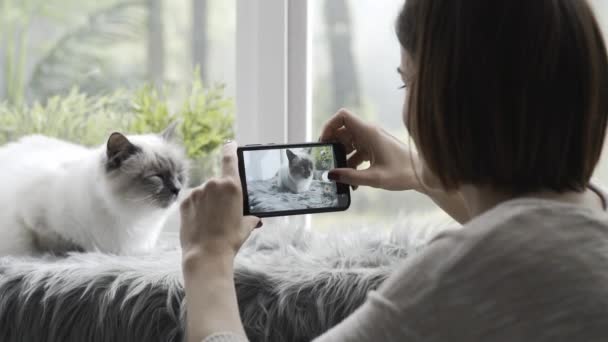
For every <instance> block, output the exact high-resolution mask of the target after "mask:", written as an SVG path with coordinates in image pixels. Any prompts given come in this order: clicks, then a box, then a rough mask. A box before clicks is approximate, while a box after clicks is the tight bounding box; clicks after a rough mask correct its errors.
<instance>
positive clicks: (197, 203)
mask: <svg viewBox="0 0 608 342" xmlns="http://www.w3.org/2000/svg"><path fill="white" fill-rule="evenodd" d="M236 148H237V145H236V143H234V142H232V143H228V144H226V145H225V146H224V150H223V158H222V176H221V177H220V178H214V179H211V180H209V181H208V182H206V183H205V184H203V185H202V186H200V187H198V188H196V189H194V190H192V192H191V193H190V195H189V196H188V198H186V199H185V200H184V201H183V202H182V204H181V208H180V209H181V219H182V227H181V232H180V240H181V245H182V253H183V256H184V261H186V260H187V259H188V257H190V256H197V255H200V254H204V255H207V256H208V255H219V254H221V255H228V256H232V257H234V256H235V255H236V253H237V252H238V250H239V249H240V247H241V245H242V244H243V242H245V240H246V239H247V238H248V237H249V234H250V233H251V231H252V230H253V228H255V227H256V225H260V224H261V221H260V219H259V218H257V217H253V216H249V217H243V193H242V189H241V182H240V177H239V172H238V166H237V165H238V162H237V155H236Z"/></svg>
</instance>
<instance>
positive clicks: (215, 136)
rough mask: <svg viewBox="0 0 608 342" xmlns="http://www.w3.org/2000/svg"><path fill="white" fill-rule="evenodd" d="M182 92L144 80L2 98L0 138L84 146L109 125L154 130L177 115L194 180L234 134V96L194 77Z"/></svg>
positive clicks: (103, 135) (100, 138) (209, 170)
mask: <svg viewBox="0 0 608 342" xmlns="http://www.w3.org/2000/svg"><path fill="white" fill-rule="evenodd" d="M183 92H184V93H185V96H183V99H181V100H178V103H181V105H180V106H178V107H177V109H175V110H171V108H170V105H169V103H170V102H171V100H175V99H177V98H179V97H180V96H179V95H177V94H169V93H168V92H167V90H166V89H165V90H162V91H159V90H157V89H156V88H154V87H152V86H149V85H145V86H143V87H141V88H139V89H137V90H135V91H129V90H117V91H115V92H113V93H111V94H108V95H105V96H102V95H95V96H89V95H86V94H84V93H82V92H80V91H79V90H78V89H77V88H74V89H72V91H71V92H69V93H68V94H67V95H65V96H55V97H52V98H50V99H49V100H48V101H47V102H46V103H44V104H42V103H39V102H35V103H34V104H32V105H26V104H21V105H13V104H9V103H8V102H7V101H5V102H0V144H3V143H6V142H9V141H13V140H15V139H18V138H19V137H21V136H25V135H30V134H43V135H46V136H50V137H55V138H60V139H64V140H67V141H71V142H74V143H78V144H83V145H86V146H96V145H100V144H102V143H103V142H104V141H105V139H107V137H108V135H109V134H110V133H111V132H113V131H122V132H125V133H130V134H144V133H158V132H161V131H162V130H163V129H164V128H166V127H167V126H168V125H169V124H170V123H171V122H173V121H178V123H179V132H180V136H181V140H182V142H183V145H184V148H185V149H186V152H187V155H188V157H189V158H190V159H192V161H193V166H194V167H193V177H192V179H193V182H195V183H197V182H200V181H202V179H204V178H206V177H208V176H209V175H211V174H213V173H214V172H215V171H216V170H217V153H216V150H217V148H218V147H219V146H220V145H221V144H222V143H223V142H224V141H225V140H227V139H232V138H233V136H234V131H233V128H232V127H233V122H234V115H233V110H234V109H233V108H234V106H233V101H232V100H231V99H229V98H227V97H226V96H225V95H224V87H223V86H221V85H218V86H213V87H209V88H205V87H203V85H202V84H201V82H200V80H199V78H198V77H195V80H194V81H193V82H192V84H191V85H189V86H188V87H185V89H183Z"/></svg>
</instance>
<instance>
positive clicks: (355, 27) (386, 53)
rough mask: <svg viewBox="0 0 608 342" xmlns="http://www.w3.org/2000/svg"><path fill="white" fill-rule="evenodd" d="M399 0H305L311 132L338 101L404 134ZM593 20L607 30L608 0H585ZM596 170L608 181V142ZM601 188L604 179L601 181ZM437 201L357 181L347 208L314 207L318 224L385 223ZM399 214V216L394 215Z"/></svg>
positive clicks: (329, 226) (354, 225) (327, 226)
mask: <svg viewBox="0 0 608 342" xmlns="http://www.w3.org/2000/svg"><path fill="white" fill-rule="evenodd" d="M403 3H404V1H403V0H383V1H376V0H356V1H355V0H331V1H328V0H326V1H322V0H316V1H311V2H310V6H311V9H310V10H311V22H310V28H309V33H310V34H311V35H312V39H313V44H312V46H313V52H312V69H313V77H312V79H313V87H312V89H313V96H312V98H313V111H312V113H313V118H312V122H313V135H314V136H317V135H318V134H319V131H320V129H321V127H322V124H323V122H324V121H325V120H327V119H328V118H329V117H330V116H331V115H332V114H333V113H335V112H336V111H337V110H338V109H339V108H341V107H347V108H350V109H352V110H353V111H355V112H356V113H357V114H359V115H360V116H362V117H363V118H365V119H367V120H370V121H372V122H374V123H376V124H378V125H380V126H381V127H383V128H384V129H386V130H387V131H389V132H390V133H392V134H393V135H395V136H397V137H399V138H401V139H406V132H405V129H404V126H403V123H402V119H401V109H402V103H403V97H404V95H403V93H402V91H401V90H398V87H399V86H400V85H401V80H400V78H399V76H398V75H397V73H396V72H395V69H396V67H397V66H398V65H399V63H400V47H399V43H398V41H397V39H396V36H395V33H394V29H395V28H394V23H395V19H396V16H397V14H398V12H399V9H400V7H401V6H402V5H403ZM591 4H592V5H593V7H594V9H595V10H596V12H597V16H598V20H599V21H600V24H601V26H602V28H603V30H604V32H606V33H608V2H607V1H604V0H591ZM604 151H605V152H604V156H603V158H602V160H601V162H600V164H599V166H598V170H597V172H596V178H597V181H598V182H599V183H601V184H604V185H608V149H604ZM606 188H607V189H608V187H606ZM435 210H437V208H436V206H435V205H434V204H433V203H432V202H431V201H429V200H428V199H427V198H425V197H424V196H421V195H419V194H416V193H412V192H395V193H393V192H387V191H381V190H373V189H365V188H362V189H360V190H357V191H356V192H354V193H353V204H352V208H351V210H349V212H348V213H340V214H327V215H316V216H314V217H313V218H312V222H313V227H314V228H317V229H339V228H344V229H352V228H357V227H363V228H366V227H370V226H373V227H377V226H378V224H379V222H380V226H383V225H382V222H385V223H386V224H385V225H384V226H386V227H390V225H391V223H394V222H396V221H395V220H399V219H400V218H402V217H405V216H407V213H409V212H412V211H416V212H417V213H419V212H420V211H425V212H427V211H428V212H432V211H435ZM397 222H398V221H397Z"/></svg>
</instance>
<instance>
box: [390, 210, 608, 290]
mask: <svg viewBox="0 0 608 342" xmlns="http://www.w3.org/2000/svg"><path fill="white" fill-rule="evenodd" d="M606 251H608V214H606V213H604V212H601V211H596V210H591V209H585V208H582V207H579V206H575V205H568V204H560V203H557V202H552V201H542V200H539V201H537V200H533V201H527V200H521V201H519V200H518V201H511V202H510V203H504V204H501V205H499V206H497V207H496V208H494V209H492V210H490V211H488V212H486V213H484V214H483V215H481V216H479V217H477V218H475V219H474V220H472V221H471V222H469V223H467V224H465V225H464V226H463V227H462V228H459V229H452V230H448V231H445V232H443V233H440V234H439V235H438V236H437V237H435V238H434V239H433V240H432V241H431V242H430V243H429V245H428V246H427V247H426V248H425V249H423V250H422V251H421V252H420V253H419V254H417V255H415V256H413V257H412V258H410V260H408V261H407V262H406V263H405V264H404V265H402V267H401V268H400V269H399V270H398V271H397V272H396V273H395V274H394V276H393V277H392V278H393V280H392V281H387V283H386V285H385V286H384V288H386V289H388V288H391V287H392V290H395V291H400V289H402V287H401V286H399V285H398V284H403V281H406V282H408V283H410V282H409V280H408V279H410V278H415V280H413V281H412V282H411V283H412V284H415V283H422V282H425V284H426V285H425V286H428V285H429V282H433V283H434V285H436V286H437V287H439V286H444V285H445V284H446V283H456V282H465V283H466V282H469V281H471V280H473V279H476V282H477V283H479V281H480V280H482V279H485V278H487V279H488V281H490V278H496V277H500V274H501V273H502V272H507V273H510V274H524V273H527V272H536V273H537V274H538V273H539V272H540V273H542V272H545V271H547V270H548V271H549V272H554V271H555V270H554V269H551V268H547V265H548V264H551V263H552V262H554V261H555V260H559V263H560V268H559V271H560V272H565V273H567V272H574V273H577V272H579V271H580V269H581V268H586V269H589V268H590V267H594V266H596V265H597V266H599V267H601V268H602V269H607V270H608V267H607V266H608V253H606ZM489 270H495V271H496V272H488V271H489ZM561 276H566V275H565V274H562V275H561ZM606 281H608V271H607V272H606ZM476 282H473V283H476ZM391 283H394V284H395V286H391V285H390V284H391ZM607 285H608V283H607Z"/></svg>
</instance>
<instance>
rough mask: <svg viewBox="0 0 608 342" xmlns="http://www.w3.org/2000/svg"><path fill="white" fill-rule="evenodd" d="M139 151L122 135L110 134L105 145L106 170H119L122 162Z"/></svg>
mask: <svg viewBox="0 0 608 342" xmlns="http://www.w3.org/2000/svg"><path fill="white" fill-rule="evenodd" d="M139 150H140V149H139V147H137V146H135V145H133V144H132V143H131V142H130V141H129V139H127V137H125V136H124V135H123V134H121V133H118V132H114V133H112V134H111V135H110V138H108V142H107V144H106V155H107V157H108V161H107V164H106V166H107V168H108V170H114V169H117V168H119V167H120V165H121V164H122V162H123V161H125V160H127V158H129V157H130V156H132V155H134V154H135V153H137V152H139Z"/></svg>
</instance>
